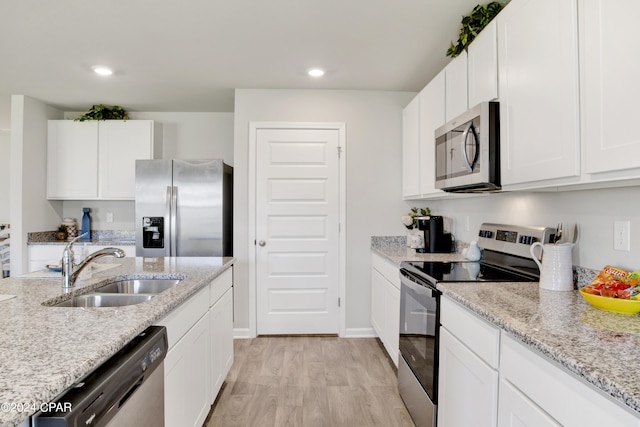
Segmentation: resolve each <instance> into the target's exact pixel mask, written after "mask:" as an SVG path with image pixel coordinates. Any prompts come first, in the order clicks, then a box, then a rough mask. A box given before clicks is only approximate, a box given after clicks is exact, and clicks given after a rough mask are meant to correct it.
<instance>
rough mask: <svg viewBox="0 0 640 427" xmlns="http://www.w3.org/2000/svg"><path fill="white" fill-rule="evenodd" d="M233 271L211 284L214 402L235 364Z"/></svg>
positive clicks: (211, 352) (212, 391)
mask: <svg viewBox="0 0 640 427" xmlns="http://www.w3.org/2000/svg"><path fill="white" fill-rule="evenodd" d="M232 285H233V270H232V269H229V270H227V271H225V272H224V273H223V274H222V275H221V276H220V277H218V278H217V279H216V280H214V281H213V282H212V283H211V285H210V286H211V289H210V297H209V304H210V307H209V316H210V322H211V329H210V334H211V351H210V355H211V360H210V366H211V396H210V400H211V402H213V401H214V400H215V399H216V396H217V395H218V392H219V391H220V388H221V387H222V383H223V382H224V380H225V378H226V377H227V374H228V373H229V370H230V369H231V365H232V364H233V287H232ZM220 294H222V295H220Z"/></svg>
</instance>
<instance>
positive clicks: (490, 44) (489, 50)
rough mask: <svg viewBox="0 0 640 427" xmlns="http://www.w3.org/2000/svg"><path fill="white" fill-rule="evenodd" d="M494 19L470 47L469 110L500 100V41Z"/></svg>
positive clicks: (468, 58) (468, 63)
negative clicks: (487, 102) (484, 103)
mask: <svg viewBox="0 0 640 427" xmlns="http://www.w3.org/2000/svg"><path fill="white" fill-rule="evenodd" d="M497 37H498V36H497V24H496V20H495V19H494V20H493V21H491V22H490V23H489V24H488V25H487V26H486V27H484V28H483V29H482V31H481V32H480V34H478V36H477V37H476V38H475V39H473V42H472V43H471V44H470V45H469V50H468V55H467V81H468V85H469V97H468V99H469V102H468V103H469V108H473V107H475V106H476V105H478V104H479V103H481V102H485V101H493V100H495V99H497V98H498V39H497Z"/></svg>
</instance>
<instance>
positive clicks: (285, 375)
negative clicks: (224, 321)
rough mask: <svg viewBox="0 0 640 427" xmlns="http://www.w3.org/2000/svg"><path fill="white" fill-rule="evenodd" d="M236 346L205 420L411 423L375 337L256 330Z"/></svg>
mask: <svg viewBox="0 0 640 427" xmlns="http://www.w3.org/2000/svg"><path fill="white" fill-rule="evenodd" d="M234 350H235V355H234V364H233V367H232V368H231V372H230V373H229V375H228V376H227V379H226V384H225V386H224V388H223V390H222V392H221V393H220V395H219V397H218V400H217V402H216V403H215V404H214V406H213V410H212V411H211V413H210V414H209V419H208V420H207V422H206V423H205V426H207V427H214V426H215V427H227V426H251V427H253V426H260V427H269V426H277V427H280V426H295V427H312V426H331V427H337V426H349V427H356V426H362V427H371V426H384V427H393V426H409V427H412V426H413V422H412V421H411V418H410V416H409V413H408V412H407V410H406V408H405V406H404V404H403V403H402V400H401V398H400V396H399V395H398V388H397V380H396V373H395V371H394V370H393V368H392V365H393V364H392V362H391V361H390V360H389V359H388V358H387V356H386V353H383V350H382V348H381V347H380V345H379V344H378V341H377V340H376V339H373V338H353V339H351V338H350V339H346V338H337V337H258V338H255V339H246V340H235V342H234Z"/></svg>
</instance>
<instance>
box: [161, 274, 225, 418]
mask: <svg viewBox="0 0 640 427" xmlns="http://www.w3.org/2000/svg"><path fill="white" fill-rule="evenodd" d="M232 285H233V270H232V269H231V268H230V269H228V270H226V271H225V272H224V273H222V274H221V275H220V276H218V277H217V278H216V279H214V280H213V281H212V282H211V283H210V284H209V286H207V287H204V288H203V289H201V290H200V291H198V292H197V293H196V294H195V295H193V296H191V297H190V298H189V299H188V300H187V301H185V302H184V303H183V304H182V305H180V306H179V307H177V308H176V309H175V310H173V311H172V312H171V313H169V314H168V315H167V316H166V317H164V318H163V319H161V320H160V321H159V322H158V323H157V324H158V325H163V326H166V328H167V334H168V337H169V351H168V352H167V357H166V359H165V361H164V381H165V385H164V406H165V408H164V411H165V426H166V427H173V426H176V427H184V426H197V427H200V426H202V425H203V423H204V421H205V419H206V417H207V415H208V414H209V411H210V409H211V405H212V404H213V402H214V401H215V399H216V397H217V395H218V392H219V391H220V388H221V386H222V383H223V382H224V379H225V378H226V376H227V374H228V372H229V369H230V368H231V364H232V363H233V287H232Z"/></svg>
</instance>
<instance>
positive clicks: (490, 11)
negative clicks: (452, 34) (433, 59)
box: [447, 1, 506, 58]
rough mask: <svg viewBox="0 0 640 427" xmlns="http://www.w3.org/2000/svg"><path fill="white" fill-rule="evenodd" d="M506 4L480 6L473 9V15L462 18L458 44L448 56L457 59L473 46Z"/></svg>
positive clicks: (496, 3)
mask: <svg viewBox="0 0 640 427" xmlns="http://www.w3.org/2000/svg"><path fill="white" fill-rule="evenodd" d="M505 5H506V3H500V2H497V1H493V2H491V3H487V4H479V5H477V6H476V7H474V8H473V10H472V11H471V15H469V16H464V17H463V18H462V28H461V29H460V36H459V38H458V42H457V43H456V44H455V45H454V44H453V42H451V46H449V49H447V56H450V57H452V58H455V57H456V56H458V55H460V54H461V53H462V51H463V50H466V49H467V47H468V46H469V45H470V44H471V42H472V41H473V39H475V38H476V36H477V35H478V34H479V33H480V31H482V29H483V28H484V27H486V26H487V24H489V22H491V20H492V19H493V18H495V17H496V15H497V14H498V13H499V12H500V11H501V10H502V8H504V6H505Z"/></svg>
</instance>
